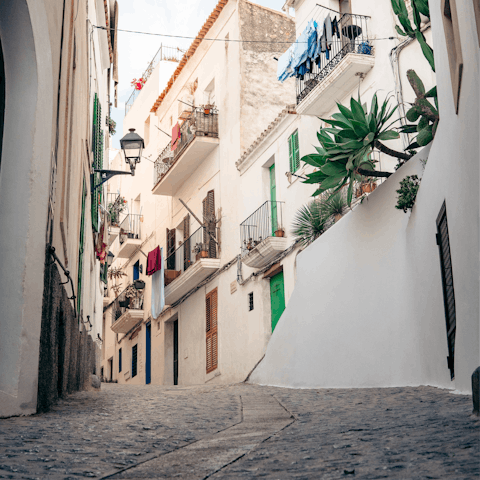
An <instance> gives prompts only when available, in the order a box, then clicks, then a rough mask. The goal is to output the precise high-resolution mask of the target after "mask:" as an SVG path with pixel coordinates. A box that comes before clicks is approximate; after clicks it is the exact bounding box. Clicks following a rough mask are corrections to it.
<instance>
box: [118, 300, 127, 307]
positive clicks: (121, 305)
mask: <svg viewBox="0 0 480 480" xmlns="http://www.w3.org/2000/svg"><path fill="white" fill-rule="evenodd" d="M118 304H119V305H120V307H121V308H128V306H129V305H130V300H120V301H119V302H118Z"/></svg>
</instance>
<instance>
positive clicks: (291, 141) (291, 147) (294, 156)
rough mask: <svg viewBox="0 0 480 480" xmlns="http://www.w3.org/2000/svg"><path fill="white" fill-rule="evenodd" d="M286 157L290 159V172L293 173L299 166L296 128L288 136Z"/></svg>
mask: <svg viewBox="0 0 480 480" xmlns="http://www.w3.org/2000/svg"><path fill="white" fill-rule="evenodd" d="M288 157H289V159H290V172H291V173H295V172H296V171H297V170H298V169H299V168H300V149H299V146H298V130H295V131H294V132H293V133H292V134H291V135H290V137H289V138H288Z"/></svg>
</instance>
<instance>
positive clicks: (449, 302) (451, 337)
mask: <svg viewBox="0 0 480 480" xmlns="http://www.w3.org/2000/svg"><path fill="white" fill-rule="evenodd" d="M437 245H438V253H439V254H440V269H441V274H442V289H443V305H444V308H445V323H446V327H447V343H448V357H447V365H448V368H449V370H450V376H451V378H452V380H453V378H454V377H455V370H454V358H455V332H456V313H455V292H454V289H453V271H452V257H451V255H450V238H449V235H448V224H447V208H446V204H445V202H443V205H442V208H441V209H440V213H439V214H438V217H437Z"/></svg>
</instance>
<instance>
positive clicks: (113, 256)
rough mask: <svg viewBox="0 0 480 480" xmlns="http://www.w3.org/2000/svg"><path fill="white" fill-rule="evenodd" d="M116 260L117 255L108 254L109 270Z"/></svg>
mask: <svg viewBox="0 0 480 480" xmlns="http://www.w3.org/2000/svg"><path fill="white" fill-rule="evenodd" d="M114 258H115V255H114V254H113V253H112V252H108V255H107V266H108V268H110V267H111V266H112V263H113V259H114Z"/></svg>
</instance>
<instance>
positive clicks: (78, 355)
mask: <svg viewBox="0 0 480 480" xmlns="http://www.w3.org/2000/svg"><path fill="white" fill-rule="evenodd" d="M46 257H47V262H46V265H45V277H44V278H45V283H44V290H43V307H42V329H41V337H40V360H39V368H38V397H37V410H38V412H44V411H46V410H48V409H49V408H50V406H51V405H52V404H53V403H55V401H56V400H57V399H58V398H64V397H65V396H66V395H67V394H69V393H72V392H75V391H78V390H85V389H87V388H89V385H90V374H91V373H95V372H96V349H98V347H97V346H96V345H95V343H94V342H93V340H92V337H91V336H90V335H89V334H88V333H87V331H86V330H85V327H84V326H83V324H82V322H81V321H78V320H77V318H76V317H75V312H74V309H73V307H72V305H71V302H70V300H69V294H68V293H67V291H66V289H65V286H64V285H62V284H61V282H62V281H63V280H62V278H63V275H60V273H59V271H58V268H57V265H56V264H55V263H53V264H52V263H51V261H50V258H51V257H50V255H48V254H47V255H46ZM66 287H67V288H70V286H69V284H67V285H66Z"/></svg>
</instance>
